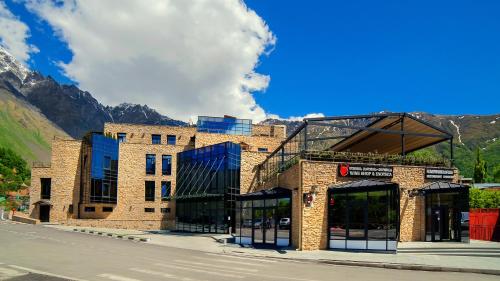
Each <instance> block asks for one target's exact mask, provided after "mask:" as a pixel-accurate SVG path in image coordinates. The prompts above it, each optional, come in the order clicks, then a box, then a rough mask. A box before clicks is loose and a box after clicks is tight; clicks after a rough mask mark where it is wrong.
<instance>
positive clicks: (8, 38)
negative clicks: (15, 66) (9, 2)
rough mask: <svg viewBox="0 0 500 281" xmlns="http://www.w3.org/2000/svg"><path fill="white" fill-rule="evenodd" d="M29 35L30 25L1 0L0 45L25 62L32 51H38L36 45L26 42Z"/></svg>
mask: <svg viewBox="0 0 500 281" xmlns="http://www.w3.org/2000/svg"><path fill="white" fill-rule="evenodd" d="M29 36H30V29H29V27H28V26H27V25H26V24H25V23H24V22H22V21H20V20H19V19H18V18H17V17H16V16H14V15H13V14H12V12H11V11H10V10H9V9H8V8H7V6H6V5H5V3H4V2H3V1H0V45H1V46H2V47H3V48H5V49H6V50H7V51H8V52H9V53H10V54H12V55H13V56H14V57H15V58H16V59H17V60H19V61H21V62H22V63H23V64H26V62H27V61H28V59H29V58H30V53H36V52H38V49H37V48H36V47H35V46H33V45H30V44H28V43H27V42H26V39H27V38H28V37H29Z"/></svg>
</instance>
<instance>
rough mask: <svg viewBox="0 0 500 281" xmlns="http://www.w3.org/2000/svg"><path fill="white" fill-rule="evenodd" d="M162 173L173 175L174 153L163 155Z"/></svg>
mask: <svg viewBox="0 0 500 281" xmlns="http://www.w3.org/2000/svg"><path fill="white" fill-rule="evenodd" d="M161 174H162V175H164V176H171V175H172V155H166V154H164V155H162V156H161Z"/></svg>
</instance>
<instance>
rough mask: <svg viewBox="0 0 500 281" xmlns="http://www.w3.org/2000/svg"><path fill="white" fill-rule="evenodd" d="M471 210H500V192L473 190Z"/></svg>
mask: <svg viewBox="0 0 500 281" xmlns="http://www.w3.org/2000/svg"><path fill="white" fill-rule="evenodd" d="M469 203H470V208H500V191H495V190H484V189H479V188H471V189H470V190H469Z"/></svg>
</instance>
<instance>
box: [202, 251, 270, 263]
mask: <svg viewBox="0 0 500 281" xmlns="http://www.w3.org/2000/svg"><path fill="white" fill-rule="evenodd" d="M205 255H209V256H217V257H220V258H227V259H240V260H251V261H255V262H261V263H262V262H265V263H269V262H271V263H273V262H277V261H273V260H270V259H262V258H250V257H248V258H247V257H238V256H234V255H221V254H213V253H205Z"/></svg>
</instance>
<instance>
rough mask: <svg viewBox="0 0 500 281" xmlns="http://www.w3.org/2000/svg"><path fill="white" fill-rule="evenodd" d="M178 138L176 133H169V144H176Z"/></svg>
mask: <svg viewBox="0 0 500 281" xmlns="http://www.w3.org/2000/svg"><path fill="white" fill-rule="evenodd" d="M176 139H177V138H176V136H174V135H167V144H169V145H175V143H176Z"/></svg>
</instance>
